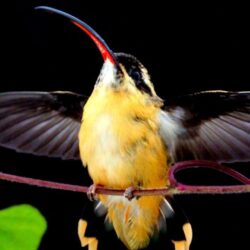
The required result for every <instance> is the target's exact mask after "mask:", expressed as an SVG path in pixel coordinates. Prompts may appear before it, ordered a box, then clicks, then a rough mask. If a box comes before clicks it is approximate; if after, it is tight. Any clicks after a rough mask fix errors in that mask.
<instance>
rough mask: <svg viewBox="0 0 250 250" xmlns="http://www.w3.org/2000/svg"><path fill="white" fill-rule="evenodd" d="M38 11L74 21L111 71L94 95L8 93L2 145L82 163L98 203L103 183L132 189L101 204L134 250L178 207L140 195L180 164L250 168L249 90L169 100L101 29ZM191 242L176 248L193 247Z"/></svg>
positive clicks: (1, 99) (1, 104)
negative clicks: (134, 193) (247, 163)
mask: <svg viewBox="0 0 250 250" xmlns="http://www.w3.org/2000/svg"><path fill="white" fill-rule="evenodd" d="M36 9H40V10H45V11H48V12H51V13H56V14H58V15H61V16H63V17H65V18H67V19H69V20H70V21H71V22H72V23H73V24H74V25H76V26H77V27H78V28H80V29H81V30H82V31H83V32H84V33H86V34H87V35H88V36H89V37H90V38H91V39H92V41H93V42H94V43H95V45H96V46H97V48H98V49H99V51H100V53H101V55H102V57H103V60H104V63H103V66H102V69H101V71H100V74H99V76H98V78H97V81H96V83H95V85H94V89H93V92H92V94H91V95H90V96H89V97H86V96H84V95H82V94H77V93H73V92H68V91H54V92H43V91H41V92H27V91H21V92H4V93H0V146H2V147H6V148H10V149H13V150H16V151H17V152H21V153H31V154H34V155H41V156H48V157H58V158H61V159H64V160H69V159H75V160H81V161H82V163H83V165H84V166H86V167H87V169H88V172H89V175H90V177H91V178H92V180H93V183H94V186H93V188H92V189H91V190H90V195H91V194H94V190H95V187H96V186H98V185H99V186H105V187H108V188H116V189H124V190H126V192H125V193H126V195H125V196H126V197H129V198H130V199H127V198H126V197H114V196H111V195H99V196H98V199H99V201H100V203H99V204H98V205H97V206H98V207H100V206H102V207H104V208H105V209H106V211H107V220H108V221H109V222H110V223H111V224H112V225H113V227H114V230H115V231H116V234H117V237H118V238H119V239H120V240H121V241H122V242H123V243H124V245H125V246H126V247H127V248H128V249H131V250H137V249H143V248H146V247H147V246H148V245H149V243H150V240H151V239H152V237H153V236H154V235H155V233H157V232H159V231H160V230H161V229H162V227H163V225H164V224H165V223H166V218H168V217H169V216H173V214H174V209H172V205H171V202H169V200H168V199H166V198H165V197H163V196H147V197H146V196H144V197H139V198H133V197H131V192H132V191H133V188H136V189H144V188H162V187H166V186H168V185H169V180H168V171H169V169H170V168H171V164H172V163H173V162H176V161H182V160H193V159H197V160H198V159H199V160H201V159H205V160H211V161H216V162H224V163H231V162H239V161H249V160H250V92H249V91H241V92H235V91H234V92H233V91H223V90H212V91H211V90H210V91H202V92H197V93H193V94H187V95H183V96H178V97H173V98H170V99H168V100H163V99H162V98H160V97H159V96H158V95H157V93H156V91H155V89H154V85H153V83H152V81H151V78H150V75H149V73H148V71H147V69H146V67H145V66H144V65H143V64H142V63H141V62H140V61H139V60H138V59H137V58H136V57H135V56H133V55H130V54H126V53H114V52H113V51H112V50H111V49H110V48H109V46H108V45H107V43H106V42H105V41H104V40H103V38H102V37H101V36H100V35H99V34H98V33H97V32H96V31H95V30H94V29H93V28H91V27H90V26H89V25H88V24H86V23H85V22H83V21H81V20H80V19H78V18H76V17H74V16H72V15H70V14H68V13H66V12H63V11H61V10H58V9H55V8H51V7H47V6H39V7H37V8H36ZM183 231H184V233H185V235H186V237H187V238H188V237H189V236H190V235H191V234H192V229H191V226H190V225H189V224H186V225H185V227H183ZM187 231H188V232H189V233H187ZM188 235H189V236H188ZM189 238H190V237H189ZM186 242H187V243H185V244H186V245H185V248H183V247H182V248H178V246H177V244H175V247H176V249H189V245H190V239H189V240H187V241H186Z"/></svg>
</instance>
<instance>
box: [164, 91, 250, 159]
mask: <svg viewBox="0 0 250 250" xmlns="http://www.w3.org/2000/svg"><path fill="white" fill-rule="evenodd" d="M159 120H160V134H161V136H162V138H163V140H164V141H165V143H166V145H167V147H168V150H169V152H170V155H171V156H172V157H173V159H174V160H175V161H179V160H187V159H206V160H214V161H219V162H234V161H250V92H247V91H246V92H226V91H205V92H200V93H195V94H192V95H187V96H184V97H179V98H177V99H175V100H171V101H169V102H168V103H166V105H165V107H164V109H163V110H162V111H161V112H160V114H159Z"/></svg>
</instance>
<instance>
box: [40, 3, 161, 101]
mask: <svg viewBox="0 0 250 250" xmlns="http://www.w3.org/2000/svg"><path fill="white" fill-rule="evenodd" d="M36 9H41V10H46V11H48V12H52V13H56V14H59V15H62V16H64V17H66V18H68V19H69V20H70V21H71V22H72V23H73V24H75V25H76V26H77V27H79V28H80V29H81V30H82V31H83V32H85V33H86V34H87V35H88V36H89V37H90V38H91V39H92V40H93V42H94V43H95V44H96V46H97V48H98V49H99V51H100V53H101V55H102V57H103V60H104V64H103V67H102V69H101V73H100V75H99V77H98V79H97V82H96V87H97V88H98V87H103V88H106V89H109V90H114V91H127V92H131V93H133V92H134V93H140V94H142V95H144V96H145V97H146V98H147V99H150V100H152V101H153V102H154V103H156V104H158V105H162V100H161V98H160V97H158V96H157V94H156V92H155V89H154V85H153V83H152V82H151V80H150V76H149V74H148V71H147V69H146V68H145V67H144V66H143V64H142V63H141V62H140V61H139V60H138V59H137V58H136V57H134V56H132V55H129V54H125V53H114V52H113V51H112V50H111V49H110V48H109V46H108V45H107V43H106V42H105V41H104V40H103V38H102V37H101V36H100V35H99V34H98V33H97V32H96V31H95V30H94V29H93V28H91V27H90V26H89V25H88V24H87V23H85V22H83V21H81V20H80V19H78V18H76V17H74V16H72V15H70V14H68V13H66V12H63V11H61V10H58V9H55V8H51V7H47V6H40V7H37V8H36Z"/></svg>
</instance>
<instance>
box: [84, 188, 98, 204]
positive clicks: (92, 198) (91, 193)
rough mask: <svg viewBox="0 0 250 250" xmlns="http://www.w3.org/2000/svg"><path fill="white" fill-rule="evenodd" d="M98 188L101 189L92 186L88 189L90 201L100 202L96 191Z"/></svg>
mask: <svg viewBox="0 0 250 250" xmlns="http://www.w3.org/2000/svg"><path fill="white" fill-rule="evenodd" d="M98 187H99V186H98V185H96V184H92V185H91V186H90V187H89V188H88V191H87V196H88V198H89V200H90V201H95V200H98V198H97V194H96V189H97V188H98Z"/></svg>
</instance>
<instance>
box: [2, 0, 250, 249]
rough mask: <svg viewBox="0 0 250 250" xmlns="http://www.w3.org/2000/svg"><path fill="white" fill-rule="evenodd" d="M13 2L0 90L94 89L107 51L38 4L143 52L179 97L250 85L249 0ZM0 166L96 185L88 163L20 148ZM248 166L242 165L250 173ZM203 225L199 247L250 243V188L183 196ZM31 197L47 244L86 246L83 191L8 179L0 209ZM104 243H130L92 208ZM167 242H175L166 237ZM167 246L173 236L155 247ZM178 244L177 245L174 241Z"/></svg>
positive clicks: (199, 177) (201, 180)
mask: <svg viewBox="0 0 250 250" xmlns="http://www.w3.org/2000/svg"><path fill="white" fill-rule="evenodd" d="M136 2H137V3H138V6H136V5H135V1H116V2H114V3H107V2H106V1H105V4H104V3H103V4H100V3H99V2H98V1H92V4H91V2H89V1H83V0H71V1H66V0H60V1H35V0H34V1H31V0H30V1H27V0H26V1H9V3H11V6H7V5H6V6H5V5H3V4H1V10H2V13H3V14H6V16H7V18H5V19H4V21H2V22H1V24H0V25H1V26H0V28H1V39H0V40H1V47H0V50H1V51H0V53H1V57H0V62H1V68H0V73H1V74H0V81H1V83H0V91H1V92H3V91H13V90H16V91H17V90H20V91H21V90H41V91H51V90H70V91H75V92H79V93H83V94H86V95H89V94H90V93H91V90H92V88H93V85H94V83H95V80H96V78H97V76H98V74H99V71H100V68H101V65H102V58H101V56H100V55H99V52H98V51H97V49H96V48H95V46H94V44H93V43H92V42H91V41H90V39H89V38H87V36H86V35H85V34H83V33H82V32H80V31H79V29H77V28H76V27H74V26H73V25H72V24H70V23H69V22H67V20H65V19H63V18H61V17H58V16H56V15H50V14H48V13H45V12H42V11H34V10H33V8H34V7H35V6H38V5H49V6H51V7H56V8H59V9H62V10H65V11H67V12H69V13H71V14H73V15H75V16H77V17H79V18H80V19H82V20H84V21H86V22H87V23H88V24H89V25H91V26H92V27H94V28H95V29H96V31H98V32H99V33H100V35H101V36H103V38H105V40H106V41H107V43H108V44H109V46H110V47H111V48H112V49H113V50H114V51H115V52H127V53H131V54H133V55H135V56H136V57H138V59H140V60H141V61H142V62H143V64H144V65H145V66H146V67H147V68H148V70H149V72H150V74H151V76H152V80H153V82H154V84H155V86H156V91H157V93H158V94H159V95H160V96H161V97H163V98H167V97H168V96H171V95H177V94H183V93H189V92H194V91H200V90H208V89H226V90H247V89H248V90H249V83H250V74H249V66H250V65H249V64H250V63H249V61H250V60H249V56H250V53H249V44H250V39H249V37H248V36H249V24H250V23H249V20H250V14H249V13H250V9H249V8H247V7H246V6H244V5H240V4H237V5H235V4H234V5H229V4H227V5H220V4H214V5H209V4H203V5H200V4H197V3H185V4H183V3H181V2H179V1H178V2H176V3H173V1H171V4H169V3H164V5H163V3H161V2H163V1H159V2H156V1H154V2H150V3H145V2H146V1H141V2H139V1H136ZM0 156H1V157H0V170H1V171H4V172H8V173H15V174H19V175H23V176H31V177H36V178H41V179H47V180H54V181H60V182H65V183H73V184H81V185H89V184H90V183H91V182H90V180H89V178H88V176H87V173H86V170H85V169H84V168H83V167H82V165H81V163H80V162H75V161H67V162H64V161H61V160H57V159H47V158H45V157H35V156H29V155H25V154H17V153H15V152H13V151H10V150H6V149H0ZM247 165H248V164H241V165H239V164H236V165H235V167H236V168H239V169H240V170H241V171H243V172H245V173H246V174H248V175H249V173H250V171H249V170H248V169H247ZM180 178H182V179H183V180H184V181H186V182H189V183H197V184H208V183H210V184H218V183H231V182H230V181H229V180H227V179H225V178H222V177H221V176H219V175H214V174H211V173H210V172H209V171H203V172H199V173H198V174H196V173H190V172H189V173H186V174H183V175H182V176H180ZM176 200H177V203H179V205H180V206H181V207H182V208H183V210H184V211H185V212H186V214H187V216H188V218H189V220H190V222H191V224H192V225H193V230H194V240H193V243H192V246H191V250H195V249H197V250H201V249H214V250H217V249H241V248H246V247H248V246H249V229H247V230H245V228H249V224H250V215H249V211H250V195H246V194H245V195H243V194H237V195H236V194H234V195H224V196H221V195H217V196H216V195H214V196H212V195H192V196H191V195H190V196H179V197H177V198H176ZM19 203H29V204H32V205H34V206H35V207H37V208H38V209H39V210H40V211H41V212H42V213H43V214H44V216H45V217H46V219H47V222H48V230H47V232H46V234H45V236H44V238H43V241H42V243H41V247H40V249H42V250H44V249H81V248H80V246H79V241H78V238H77V234H76V230H77V222H78V219H79V218H80V216H81V215H82V214H83V211H84V208H86V204H90V203H89V202H88V200H87V198H86V196H85V195H84V194H78V193H72V192H66V191H55V190H50V189H42V188H36V187H28V186H25V185H17V184H13V183H6V182H2V181H1V182H0V208H4V207H7V206H10V205H13V204H19ZM87 210H88V211H87V212H85V213H84V214H85V216H86V215H87V216H88V217H89V218H90V221H92V226H93V228H92V232H91V233H92V235H91V236H94V235H98V238H99V240H100V249H124V247H123V246H122V244H121V243H120V242H119V241H118V240H117V239H116V237H115V235H114V232H113V231H111V232H107V231H105V229H104V227H103V219H97V218H96V217H95V215H94V214H93V213H92V212H91V211H92V209H89V208H88V209H87ZM166 244H167V243H166ZM159 246H162V249H167V247H166V245H165V243H162V242H161V243H159V245H157V246H151V249H160V247H159ZM168 249H170V247H169V248H168Z"/></svg>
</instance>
